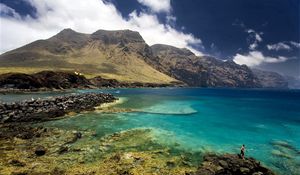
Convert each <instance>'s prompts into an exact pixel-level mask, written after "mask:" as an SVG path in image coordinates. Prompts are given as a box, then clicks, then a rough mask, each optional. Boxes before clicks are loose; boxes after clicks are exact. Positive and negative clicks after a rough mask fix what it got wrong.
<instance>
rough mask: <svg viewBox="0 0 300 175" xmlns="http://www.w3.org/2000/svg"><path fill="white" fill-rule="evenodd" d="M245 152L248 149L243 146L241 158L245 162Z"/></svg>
mask: <svg viewBox="0 0 300 175" xmlns="http://www.w3.org/2000/svg"><path fill="white" fill-rule="evenodd" d="M245 151H246V148H245V145H244V144H243V146H242V147H241V157H242V159H244V160H245Z"/></svg>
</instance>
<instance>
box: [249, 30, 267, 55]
mask: <svg viewBox="0 0 300 175" xmlns="http://www.w3.org/2000/svg"><path fill="white" fill-rule="evenodd" d="M245 31H246V32H247V33H249V34H250V36H249V37H251V38H253V39H254V41H253V42H252V43H251V44H250V45H249V49H250V50H255V49H256V48H257V47H258V43H260V42H262V41H263V39H262V37H261V35H263V33H262V32H260V33H258V32H256V31H255V30H253V29H246V30H245Z"/></svg>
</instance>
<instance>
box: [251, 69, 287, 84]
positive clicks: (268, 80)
mask: <svg viewBox="0 0 300 175" xmlns="http://www.w3.org/2000/svg"><path fill="white" fill-rule="evenodd" d="M252 71H253V72H254V74H255V75H256V76H257V77H258V80H259V82H260V84H261V85H262V87H263V88H283V89H285V88H288V82H287V81H286V79H285V78H284V77H283V76H281V75H280V74H278V73H276V72H268V71H262V70H258V69H252Z"/></svg>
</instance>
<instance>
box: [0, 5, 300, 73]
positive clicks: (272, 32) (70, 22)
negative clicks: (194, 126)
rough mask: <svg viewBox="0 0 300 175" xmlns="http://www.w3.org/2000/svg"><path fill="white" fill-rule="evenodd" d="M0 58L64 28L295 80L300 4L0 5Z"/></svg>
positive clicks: (299, 50) (299, 68)
mask: <svg viewBox="0 0 300 175" xmlns="http://www.w3.org/2000/svg"><path fill="white" fill-rule="evenodd" d="M0 9H1V13H0V53H4V52H6V51H9V50H11V49H15V48H18V47H20V46H22V45H24V44H28V43H30V42H33V41H35V40H37V39H47V38H49V37H51V36H53V35H55V34H56V33H58V32H59V31H61V30H62V29H64V28H72V29H73V30H75V31H78V32H82V33H93V32H95V31H96V30H98V29H105V30H120V29H130V30H134V31H138V32H140V34H141V35H142V37H143V38H144V40H145V41H146V42H147V44H149V45H153V44H158V43H161V44H168V45H172V46H175V47H179V48H188V49H190V50H191V51H193V52H194V53H195V54H196V55H199V56H202V55H210V56H214V57H216V58H218V59H223V60H234V61H235V62H236V63H237V64H246V65H248V66H250V67H252V68H259V69H264V70H270V71H276V72H278V73H281V74H284V75H291V76H296V77H300V41H299V40H300V0H1V1H0Z"/></svg>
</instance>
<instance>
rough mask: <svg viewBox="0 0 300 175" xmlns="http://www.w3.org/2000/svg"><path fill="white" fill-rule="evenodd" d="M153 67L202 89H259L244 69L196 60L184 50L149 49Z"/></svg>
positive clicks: (258, 85)
mask: <svg viewBox="0 0 300 175" xmlns="http://www.w3.org/2000/svg"><path fill="white" fill-rule="evenodd" d="M151 49H152V52H153V54H154V56H155V58H154V59H153V60H152V64H156V65H157V67H160V69H161V70H162V71H164V72H165V73H166V74H168V75H170V76H172V77H174V78H176V79H178V80H181V81H183V82H185V83H186V84H188V85H190V86H201V87H242V88H244V87H246V88H252V87H261V84H260V83H259V81H258V79H257V77H256V76H255V75H254V74H253V72H252V71H251V70H250V69H249V68H248V67H247V66H244V65H243V66H240V65H237V64H235V63H234V62H233V61H226V62H224V61H221V60H218V59H215V58H213V57H208V56H203V57H197V56H196V55H194V54H193V53H192V52H191V51H189V50H187V49H179V48H175V47H172V46H167V45H153V46H151Z"/></svg>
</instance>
